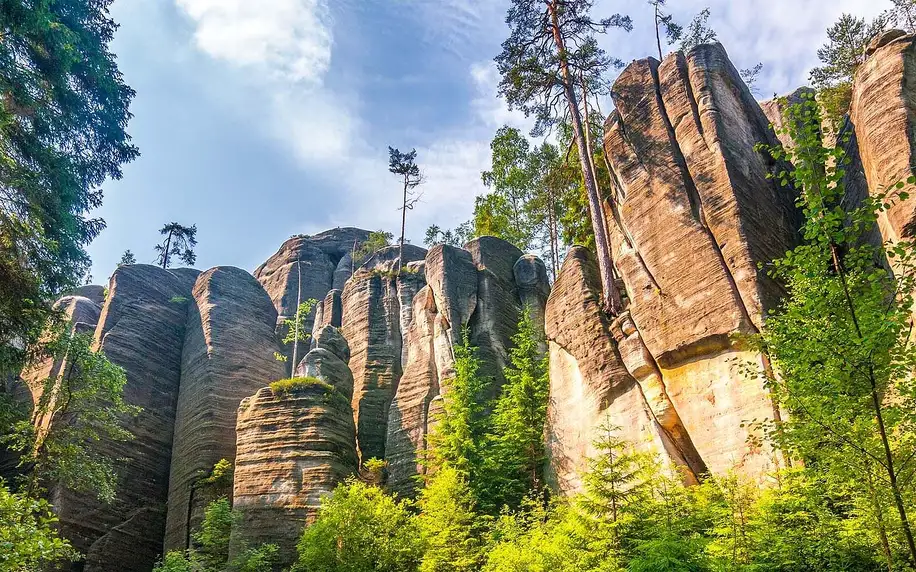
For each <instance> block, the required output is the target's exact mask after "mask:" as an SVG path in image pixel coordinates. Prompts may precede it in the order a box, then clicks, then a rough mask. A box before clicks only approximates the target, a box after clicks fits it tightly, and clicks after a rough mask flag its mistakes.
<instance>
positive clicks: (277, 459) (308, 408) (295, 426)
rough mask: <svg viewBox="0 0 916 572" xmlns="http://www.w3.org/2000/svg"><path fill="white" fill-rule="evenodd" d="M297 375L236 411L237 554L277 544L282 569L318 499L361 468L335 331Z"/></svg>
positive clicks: (344, 350) (344, 353)
mask: <svg viewBox="0 0 916 572" xmlns="http://www.w3.org/2000/svg"><path fill="white" fill-rule="evenodd" d="M316 342H317V347H316V348H315V349H313V350H311V351H310V352H309V353H308V354H307V355H306V357H305V358H304V359H303V360H302V363H301V365H300V368H301V369H300V373H301V374H303V377H300V378H295V379H293V380H291V381H290V382H288V383H286V384H285V385H279V384H277V385H275V386H274V387H265V388H262V389H260V390H259V391H258V392H257V393H255V394H254V396H252V397H249V398H246V399H245V400H243V401H242V403H241V405H240V406H239V412H238V424H237V428H236V434H237V440H238V449H237V454H236V458H235V463H236V468H235V478H234V481H235V482H234V492H233V503H234V507H235V508H236V509H237V510H238V511H239V512H240V513H241V520H240V521H239V522H238V523H237V524H236V525H235V526H234V527H233V530H232V538H231V548H230V552H231V553H232V554H238V553H240V552H241V551H243V550H244V549H245V547H254V546H257V545H259V544H261V543H264V542H272V543H274V544H277V545H278V546H279V547H280V549H281V552H280V556H281V564H283V565H288V564H290V563H292V561H293V560H294V559H295V546H296V541H297V540H298V538H299V536H300V535H301V533H302V528H303V527H304V526H305V524H306V523H307V522H308V521H309V520H310V519H311V518H313V517H314V516H315V514H316V512H317V509H318V506H319V503H320V499H321V497H322V496H323V495H326V494H328V493H330V492H331V491H332V490H333V489H334V487H335V486H336V485H337V484H338V483H340V482H341V481H343V480H344V479H345V478H346V477H347V476H349V475H351V474H353V473H354V472H355V471H356V470H357V466H358V463H357V456H356V431H355V426H354V423H353V411H352V409H351V408H350V400H351V398H352V395H353V377H352V375H351V374H350V370H349V369H348V368H347V365H346V360H347V357H348V356H349V353H350V350H349V348H348V347H347V344H346V340H344V338H343V337H342V336H341V335H340V333H339V332H338V331H337V329H336V328H334V327H333V326H325V327H324V328H323V329H322V331H321V332H320V334H319V335H318V336H317V337H316Z"/></svg>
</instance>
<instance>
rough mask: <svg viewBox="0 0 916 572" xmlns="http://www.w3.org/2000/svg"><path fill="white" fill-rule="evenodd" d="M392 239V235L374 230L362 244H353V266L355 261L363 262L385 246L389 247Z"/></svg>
mask: <svg viewBox="0 0 916 572" xmlns="http://www.w3.org/2000/svg"><path fill="white" fill-rule="evenodd" d="M392 239H394V235H393V234H391V233H390V232H385V231H384V230H376V231H372V232H370V233H369V238H367V239H366V240H364V241H363V242H361V243H356V242H354V243H353V253H352V254H351V258H352V259H353V264H354V265H355V264H356V262H357V261H361V260H364V259H366V258H368V257H370V256H372V255H373V254H375V253H376V252H378V251H379V250H381V249H383V248H385V247H386V246H389V245H391V241H392ZM351 270H355V268H353V269H351Z"/></svg>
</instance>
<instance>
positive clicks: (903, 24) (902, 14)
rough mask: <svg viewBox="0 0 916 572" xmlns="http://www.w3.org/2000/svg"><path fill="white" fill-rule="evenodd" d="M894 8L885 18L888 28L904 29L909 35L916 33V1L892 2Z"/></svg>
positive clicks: (898, 0) (897, 0)
mask: <svg viewBox="0 0 916 572" xmlns="http://www.w3.org/2000/svg"><path fill="white" fill-rule="evenodd" d="M891 3H892V4H893V7H892V8H891V9H890V10H888V11H887V12H886V13H885V15H884V17H885V18H886V19H887V22H888V26H890V25H893V26H897V27H899V28H903V29H904V30H906V31H907V32H909V33H911V34H912V33H913V32H916V0H891Z"/></svg>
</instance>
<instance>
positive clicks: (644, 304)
mask: <svg viewBox="0 0 916 572" xmlns="http://www.w3.org/2000/svg"><path fill="white" fill-rule="evenodd" d="M614 92H615V94H617V95H616V97H615V103H616V106H617V110H616V111H615V112H614V113H613V114H612V115H611V117H609V119H608V123H607V125H606V129H605V133H606V135H605V140H604V150H605V153H606V155H607V158H608V161H609V163H610V166H611V169H612V171H613V174H614V179H615V187H616V188H615V189H614V195H615V197H614V201H613V202H612V203H609V204H608V205H607V210H606V214H607V215H608V216H607V218H608V226H609V229H610V231H609V232H610V234H611V243H612V249H613V251H614V256H615V262H616V265H617V269H618V271H619V272H620V275H621V277H622V278H623V282H624V284H625V287H626V292H627V295H628V298H629V300H630V304H629V307H628V315H626V316H622V317H621V318H620V319H619V320H618V322H617V323H615V324H614V325H613V328H612V329H613V330H614V331H613V332H612V335H614V337H615V338H616V339H617V340H618V346H619V353H620V355H621V357H622V359H623V363H625V365H627V366H628V369H629V371H630V373H631V374H632V376H633V377H634V378H635V379H636V380H637V381H638V382H639V384H640V386H641V388H642V392H643V394H644V396H645V398H646V400H647V404H648V406H649V408H650V410H651V411H652V413H653V415H654V417H655V420H656V422H657V423H658V424H659V425H660V426H661V427H662V428H663V429H664V434H663V436H664V438H665V439H666V440H668V441H670V443H669V444H668V446H667V450H668V452H669V454H670V453H671V449H672V448H673V449H674V450H675V451H676V452H677V454H676V455H674V454H672V458H675V460H678V459H676V457H677V456H680V457H681V459H680V460H679V462H682V463H684V464H685V465H686V466H688V467H690V468H691V469H692V470H693V472H694V473H696V472H697V471H701V470H703V469H704V468H708V469H709V470H710V471H712V472H714V473H722V472H726V471H729V470H731V469H738V470H741V471H745V472H746V473H747V474H751V475H762V474H764V473H765V472H766V470H767V469H768V468H770V466H771V464H772V462H773V460H772V459H770V458H769V457H768V456H767V455H766V454H765V453H764V452H761V451H756V450H753V449H752V448H750V447H749V446H748V444H747V437H748V435H747V432H746V430H745V429H742V428H741V425H742V422H743V421H745V420H750V419H753V418H763V417H770V416H772V415H773V410H772V406H771V402H770V399H769V397H768V395H767V393H766V391H765V390H764V388H763V387H760V386H759V383H757V382H752V381H750V380H748V379H746V378H745V377H744V376H743V375H742V374H741V373H739V372H738V368H737V363H738V362H736V358H737V360H738V361H752V362H756V363H758V364H760V365H761V366H762V365H763V363H762V361H761V357H760V356H758V355H755V354H753V353H751V352H746V351H743V350H742V349H741V348H740V347H737V346H735V344H734V343H733V341H732V339H731V336H732V335H733V334H735V333H742V332H744V333H749V332H755V331H757V329H758V328H759V327H760V325H761V323H762V321H763V319H764V316H765V313H766V310H767V309H769V308H772V307H774V305H775V304H776V302H777V301H778V299H779V297H780V296H781V294H782V291H781V288H780V286H779V285H778V284H776V283H775V282H774V281H773V280H772V279H770V278H769V277H768V276H767V275H766V273H765V272H764V271H763V270H760V269H758V263H763V262H767V261H769V260H772V259H774V258H777V257H780V256H782V255H783V254H784V253H785V252H786V250H788V249H789V248H790V247H791V246H792V245H793V244H794V241H795V239H796V232H797V230H796V229H797V228H798V225H799V220H798V215H797V213H796V210H795V208H794V195H793V194H792V193H791V192H788V191H786V190H783V189H781V188H780V187H779V186H778V185H776V184H775V183H774V182H773V181H770V180H768V179H767V178H766V176H767V174H768V173H770V172H771V171H772V170H773V169H775V168H777V167H778V166H777V165H775V164H774V163H773V162H772V160H770V159H769V157H768V156H766V155H765V154H763V153H761V152H757V151H756V150H755V149H754V146H755V144H757V143H758V142H763V143H768V144H774V143H775V142H776V140H775V135H774V134H773V132H772V131H771V130H770V129H769V127H768V120H767V118H766V116H765V115H764V113H763V112H762V111H761V109H760V107H759V106H758V105H757V103H756V102H755V101H754V99H753V98H752V97H751V95H750V92H749V91H748V89H747V87H746V86H745V85H744V84H743V82H742V81H741V80H740V78H739V76H738V73H737V71H736V70H735V68H734V67H733V66H732V64H731V63H730V62H729V61H728V58H727V56H726V54H725V51H724V49H722V47H721V46H720V45H718V44H715V45H703V46H699V47H697V48H695V49H694V50H692V51H690V52H689V53H688V54H686V55H685V54H683V53H680V52H676V53H674V54H671V55H669V56H668V57H666V58H665V60H664V61H663V62H662V63H659V62H657V61H656V60H654V59H652V58H649V59H646V60H639V61H635V62H633V63H632V64H630V65H629V66H628V67H627V68H626V69H625V70H624V71H623V73H622V74H621V76H620V78H619V79H618V80H617V82H616V83H615V85H614ZM553 298H555V293H554V295H552V299H553ZM548 314H550V311H549V310H548ZM548 323H549V320H548ZM551 367H553V366H551ZM617 424H618V425H623V423H617Z"/></svg>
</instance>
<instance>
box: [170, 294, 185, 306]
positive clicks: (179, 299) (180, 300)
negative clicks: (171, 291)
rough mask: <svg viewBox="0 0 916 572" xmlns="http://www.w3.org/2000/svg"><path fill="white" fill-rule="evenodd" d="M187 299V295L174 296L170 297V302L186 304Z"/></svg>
mask: <svg viewBox="0 0 916 572" xmlns="http://www.w3.org/2000/svg"><path fill="white" fill-rule="evenodd" d="M187 301H188V298H187V296H172V297H171V298H169V302H171V303H172V304H184V303H185V302H187Z"/></svg>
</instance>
